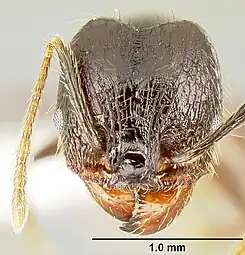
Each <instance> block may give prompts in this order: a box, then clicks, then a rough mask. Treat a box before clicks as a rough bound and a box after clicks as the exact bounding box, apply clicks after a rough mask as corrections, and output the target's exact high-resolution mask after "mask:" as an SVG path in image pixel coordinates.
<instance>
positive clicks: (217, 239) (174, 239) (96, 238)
mask: <svg viewBox="0 0 245 255" xmlns="http://www.w3.org/2000/svg"><path fill="white" fill-rule="evenodd" d="M242 240H243V238H242V237H155V238H154V237H153V238H149V237H148V238H144V237H131V238H130V237H128V238H125V237H93V238H92V241H242Z"/></svg>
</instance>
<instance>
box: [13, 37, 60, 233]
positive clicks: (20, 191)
mask: <svg viewBox="0 0 245 255" xmlns="http://www.w3.org/2000/svg"><path fill="white" fill-rule="evenodd" d="M62 47H64V44H63V42H62V40H61V39H60V37H58V36H54V37H53V38H52V39H51V40H50V41H49V42H48V43H47V45H46V49H45V51H44V58H43V62H42V66H41V71H40V73H39V76H38V80H37V82H36V84H35V86H34V89H33V92H32V95H31V100H30V102H29V105H28V107H27V114H26V117H25V121H24V127H23V131H22V135H21V139H20V145H19V149H18V154H17V165H16V169H15V173H14V188H13V197H12V227H13V230H14V232H15V233H20V232H21V231H22V229H23V227H24V225H25V223H26V221H27V217H28V205H27V199H26V193H25V186H26V177H27V172H26V168H27V160H28V157H29V154H30V143H31V141H30V138H31V134H32V128H33V123H34V121H35V118H36V114H37V108H38V106H39V103H40V99H41V96H42V91H43V88H44V85H45V81H46V78H47V75H48V70H49V67H50V62H51V59H52V57H53V53H54V49H56V50H58V49H60V48H62Z"/></svg>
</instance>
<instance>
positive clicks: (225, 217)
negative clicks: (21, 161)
mask: <svg viewBox="0 0 245 255" xmlns="http://www.w3.org/2000/svg"><path fill="white" fill-rule="evenodd" d="M244 8H245V3H244V2H243V1H238V0H237V1H234V0H233V1H232V0H226V1H224V0H223V1H221V0H220V1H218V0H216V1H206V0H203V1H201V0H199V1H195V0H192V1H191V0H182V1H180V0H179V1H173V0H172V1H164V0H159V1H156V0H155V1H142V0H141V1H140V0H134V1H126V0H125V1H115V0H114V1H95V0H94V1H82V0H80V1H71V0H69V1H57V0H53V1H48V0H43V1H24V0H22V1H17V0H16V1H13V0H9V1H7V0H6V1H4V0H0V31H1V41H0V46H1V47H0V89H1V90H0V124H1V126H0V131H1V132H0V162H1V168H0V254H7V255H12V254H19V255H20V254H25V255H27V254H46V255H49V254H58V255H61V254H85V255H94V254H108V255H110V254H127V253H128V254H131V253H133V252H134V254H152V253H150V252H149V248H148V245H149V244H150V242H145V243H144V242H140V243H139V242H138V243H136V242H130V243H129V242H124V243H118V242H114V243H112V242H108V243H102V242H96V243H95V242H93V243H92V242H91V241H90V240H91V237H93V236H126V234H124V233H122V232H121V231H119V230H118V226H120V223H119V222H117V221H115V220H114V219H113V218H112V217H110V216H109V215H107V214H105V213H104V212H103V211H102V210H101V209H100V208H99V207H98V206H97V205H96V204H95V202H93V201H92V199H91V198H90V196H89V195H88V193H87V191H86V190H85V189H84V187H83V183H82V181H80V180H79V179H78V178H77V177H76V176H74V175H73V174H72V173H70V172H69V171H68V170H67V169H66V167H65V162H64V161H63V159H62V158H51V159H47V160H43V161H40V162H38V163H37V164H36V165H34V166H30V168H29V169H28V170H29V174H30V176H29V179H28V197H29V200H30V206H31V208H32V210H33V215H34V216H33V215H32V216H33V217H31V219H30V222H29V223H28V225H27V228H26V231H25V232H24V234H23V235H22V236H15V235H14V234H13V233H12V230H11V227H10V223H9V213H10V211H9V207H10V197H11V196H10V195H11V177H12V172H13V169H14V165H15V161H14V159H15V152H16V148H17V147H16V146H17V144H18V138H19V134H20V127H21V123H22V118H23V116H24V111H25V106H26V102H27V100H28V99H29V97H30V92H31V88H32V86H33V84H34V83H35V80H36V77H37V74H38V72H39V67H40V63H41V57H42V50H43V48H44V44H45V42H46V41H47V40H48V39H49V38H50V37H51V36H52V35H54V34H59V35H60V36H61V37H63V38H64V39H65V41H66V42H69V40H70V39H71V38H72V36H73V35H74V33H75V32H76V31H77V30H78V29H79V28H80V27H81V26H82V25H83V24H84V23H85V22H87V21H88V20H89V18H92V17H94V16H110V17H117V14H116V13H115V11H114V9H118V10H119V11H120V13H121V16H122V17H124V15H126V16H130V15H131V14H134V13H136V14H138V13H141V12H156V13H158V14H164V13H167V14H168V15H170V16H171V15H172V12H173V13H174V15H175V16H176V17H177V18H183V19H189V20H192V21H197V22H198V23H199V24H200V25H202V26H203V27H204V28H205V30H206V31H207V33H208V34H209V36H210V37H211V39H212V41H213V42H214V45H215V47H216V49H217V52H218V56H219V59H220V62H221V70H222V78H223V85H224V86H225V87H226V88H228V89H229V92H230V97H231V99H232V101H233V104H231V105H229V108H232V109H233V108H235V107H236V106H237V104H239V103H241V102H242V101H243V99H244V98H245V85H244V71H245V68H244V60H245V46H244V45H245V36H244V34H245V32H244V22H245V17H244ZM52 70H53V71H52V72H51V73H50V76H49V78H48V83H47V86H46V89H45V95H44V97H43V100H42V109H41V111H40V114H39V121H38V122H37V123H36V125H35V134H34V142H33V150H34V151H35V150H36V149H37V148H38V147H39V146H40V145H41V144H43V143H44V142H45V141H46V140H48V139H49V137H51V136H52V134H53V133H54V132H55V131H54V128H53V127H52V123H51V121H50V119H51V117H52V116H51V115H50V114H49V115H47V114H45V112H46V111H47V110H48V109H49V107H50V106H51V105H53V104H54V103H55V93H56V89H57V70H58V65H57V63H55V61H54V62H53V64H52ZM238 220H239V215H238V213H237V212H236V210H235V208H234V206H232V205H231V204H230V203H229V202H228V201H226V200H225V197H224V196H223V193H222V192H221V191H220V190H219V189H218V188H217V187H216V186H215V185H213V183H212V182H211V181H210V180H208V179H206V180H203V181H201V182H200V183H199V184H198V187H197V189H196V192H195V194H194V196H193V200H192V202H191V203H190V205H189V206H188V207H187V208H186V210H185V211H184V212H183V213H182V214H181V216H180V217H179V218H178V220H177V221H176V222H175V223H174V224H172V225H171V227H170V228H169V229H167V230H165V231H162V232H161V233H158V234H157V236H165V235H168V236H210V235H213V236H215V235H216V236H221V235H240V234H241V231H242V230H241V229H239V226H237V225H239V224H237V222H238ZM230 226H233V227H234V226H237V228H236V227H234V228H231V227H230ZM214 229H216V230H217V231H216V232H215V231H214ZM223 230H224V231H223ZM225 230H229V231H227V232H226V231H225ZM243 230H244V229H243ZM186 245H187V248H188V252H187V253H186V254H193V255H194V254H200V255H201V254H215V255H218V254H230V251H231V249H232V247H233V246H234V243H227V242H225V243H222V244H221V243H219V242H206V243H204V242H202V243H197V242H196V243H194V242H189V243H186Z"/></svg>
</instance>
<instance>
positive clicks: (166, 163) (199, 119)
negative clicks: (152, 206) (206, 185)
mask: <svg viewBox="0 0 245 255" xmlns="http://www.w3.org/2000/svg"><path fill="white" fill-rule="evenodd" d="M70 47H71V55H72V57H71V59H73V60H72V61H68V60H64V61H67V64H68V65H70V66H71V69H72V68H73V69H74V70H75V72H74V77H75V78H73V79H70V81H72V82H73V84H72V85H71V84H70V83H69V82H68V81H67V79H68V78H69V75H70V74H67V70H66V69H65V68H64V65H62V63H61V69H62V75H61V80H60V85H59V92H58V102H57V113H56V117H58V118H59V120H60V121H59V123H60V124H59V129H60V134H61V139H62V144H63V149H64V153H65V156H66V159H67V163H68V166H69V167H70V168H71V169H72V170H73V171H74V172H76V173H77V174H79V175H80V176H81V178H82V179H83V180H84V181H85V182H86V184H87V186H88V188H89V189H90V191H91V193H92V194H95V195H94V197H95V199H96V200H97V201H101V200H102V201H104V204H103V205H102V206H103V207H104V209H106V208H107V209H108V208H113V207H112V206H111V205H107V206H105V204H106V202H105V201H107V203H109V202H108V201H111V200H110V199H111V198H110V199H109V198H108V197H106V196H107V195H108V194H109V193H108V192H109V191H110V192H112V190H113V192H116V191H117V192H119V191H120V192H121V193H120V195H118V199H119V200H120V196H124V201H127V199H126V198H125V197H127V198H128V202H127V203H128V204H132V208H131V207H130V208H131V209H127V210H126V212H123V213H122V212H121V213H120V212H118V210H115V211H113V209H110V210H109V209H108V210H107V209H106V210H107V211H108V212H110V213H111V214H112V215H116V217H117V218H119V219H121V220H125V221H127V222H128V223H127V224H128V225H127V226H126V227H125V228H124V230H126V231H130V232H132V231H134V230H135V229H136V228H137V226H138V225H137V224H136V225H137V226H136V225H134V224H135V222H141V221H142V218H141V216H139V214H137V213H139V210H140V209H139V208H140V207H139V205H140V204H141V206H143V205H142V203H143V204H144V205H145V204H147V203H153V202H152V201H153V200H154V198H155V199H156V198H157V197H158V200H157V199H156V201H158V202H157V203H158V204H159V206H160V205H161V206H162V207H161V206H160V207H159V208H162V209H161V210H162V213H159V215H162V216H161V217H165V219H168V220H166V222H165V223H164V224H162V225H161V227H159V229H162V228H163V227H164V226H166V225H167V224H169V222H170V221H171V219H172V218H174V217H175V216H176V215H177V214H178V213H179V211H180V208H182V207H183V206H184V204H185V201H186V200H187V199H188V197H189V195H190V193H191V190H192V188H193V186H194V184H195V183H196V181H197V180H198V179H199V178H200V177H201V176H202V175H203V174H205V173H207V172H208V171H209V167H211V164H212V155H211V152H212V149H210V148H209V149H207V150H205V151H204V152H203V153H202V154H201V156H200V155H199V156H198V157H194V156H193V157H192V158H186V159H187V160H179V161H178V159H179V158H181V157H182V158H183V155H185V152H188V151H190V150H191V149H192V148H194V147H195V146H196V145H197V144H198V143H199V142H200V141H202V140H203V139H204V138H206V137H208V136H209V135H210V134H211V133H213V131H214V130H215V129H216V128H217V126H219V125H220V123H221V110H222V109H221V103H222V93H221V85H220V74H219V64H218V61H217V59H216V56H215V53H214V49H213V48H212V46H211V44H210V42H209V40H208V39H207V36H206V35H205V33H204V32H203V30H202V29H201V28H200V27H199V26H198V25H196V24H194V23H192V22H188V21H175V22H166V23H164V24H156V25H154V26H151V27H149V28H137V27H136V26H134V24H130V25H129V24H126V23H123V22H121V21H119V20H113V19H104V18H99V19H94V20H91V21H89V22H88V23H87V24H86V25H85V26H84V27H83V28H82V29H81V30H80V31H79V32H78V33H77V34H76V35H75V37H74V38H73V40H72V42H71V44H70ZM73 54H74V56H73ZM67 77H68V78H67ZM58 115H59V116H58ZM61 120H62V121H61ZM103 192H105V194H107V195H105V194H104V197H103V196H102V195H101V194H103ZM123 192H126V193H123ZM159 192H160V193H159ZM113 194H114V193H113ZM146 194H148V196H147V197H146ZM164 194H165V197H164ZM99 196H100V199H98V197H99ZM114 197H115V195H114ZM182 200H183V201H182ZM130 201H131V202H130ZM181 201H182V202H181ZM114 203H115V204H118V203H119V204H120V203H122V201H117V202H114ZM163 205H164V206H163ZM137 206H138V207H139V208H137ZM169 206H170V207H171V210H173V212H172V214H171V217H170V216H169V218H168V217H166V210H167V208H169ZM141 208H143V207H141ZM159 208H158V209H157V210H160V209H159ZM137 210H138V211H137ZM147 210H148V209H147ZM171 210H170V211H171ZM112 211H113V213H112ZM119 211H120V210H119ZM132 217H133V218H132ZM137 217H138V218H137ZM149 217H150V215H149ZM136 218H137V219H136ZM153 218H154V217H153ZM130 219H131V223H130ZM157 219H158V220H159V218H156V219H154V220H155V221H156V222H157ZM156 222H155V223H154V224H155V225H154V224H153V223H152V222H151V224H150V225H149V226H148V227H146V228H147V230H146V228H145V230H144V231H143V230H142V229H141V230H140V231H141V232H142V233H153V232H156V231H158V230H159V229H157V224H156ZM153 225H154V226H155V227H152V226H153ZM132 226H134V227H132ZM139 229H140V228H139ZM138 232H139V231H138Z"/></svg>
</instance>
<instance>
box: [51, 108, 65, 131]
mask: <svg viewBox="0 0 245 255" xmlns="http://www.w3.org/2000/svg"><path fill="white" fill-rule="evenodd" d="M53 122H54V125H55V128H56V129H57V131H58V132H59V133H61V132H62V130H63V126H64V122H63V114H62V111H61V109H57V110H56V112H55V114H54V117H53Z"/></svg>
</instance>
